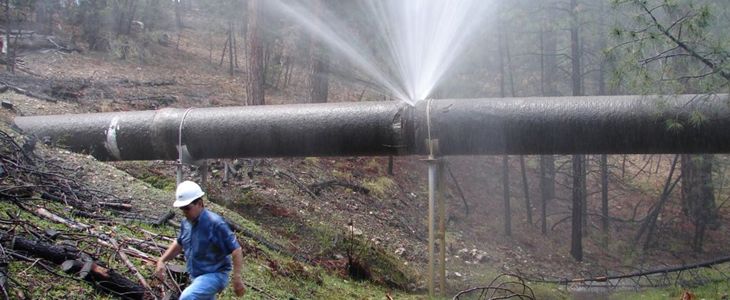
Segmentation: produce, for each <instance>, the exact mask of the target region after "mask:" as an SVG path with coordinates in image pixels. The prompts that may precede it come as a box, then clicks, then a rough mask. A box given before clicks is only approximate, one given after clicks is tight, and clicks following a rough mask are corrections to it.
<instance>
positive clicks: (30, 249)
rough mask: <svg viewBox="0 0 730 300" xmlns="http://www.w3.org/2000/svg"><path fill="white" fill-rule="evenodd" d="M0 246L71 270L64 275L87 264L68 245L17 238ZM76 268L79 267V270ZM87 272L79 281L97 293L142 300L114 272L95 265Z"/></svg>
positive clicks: (136, 288) (135, 288) (141, 293)
mask: <svg viewBox="0 0 730 300" xmlns="http://www.w3.org/2000/svg"><path fill="white" fill-rule="evenodd" d="M2 245H3V246H4V247H6V248H9V249H13V250H16V251H22V252H25V253H27V254H28V255H30V256H33V257H38V258H41V259H45V260H47V261H50V262H52V263H54V264H57V265H62V267H63V268H64V271H66V268H68V270H72V271H66V272H67V273H69V272H78V271H80V270H81V269H82V267H83V266H84V265H85V264H86V263H87V262H88V261H90V260H91V258H90V257H88V255H86V254H85V253H83V252H82V251H81V250H79V249H77V248H76V247H73V246H70V245H52V244H46V243H43V242H39V241H32V240H28V239H25V238H22V237H18V236H15V237H5V238H3V239H2ZM66 261H78V262H79V263H76V262H71V263H67V264H66V266H63V264H64V262H66ZM79 264H80V266H81V267H79ZM87 269H88V270H89V271H88V275H89V276H85V277H86V278H83V279H84V280H86V281H88V282H90V283H92V284H93V285H94V287H95V288H97V289H98V290H100V291H103V292H105V293H109V294H112V295H116V296H119V297H121V298H123V299H142V297H143V296H144V289H143V288H142V286H141V285H139V284H137V283H135V282H134V281H131V280H129V279H127V278H126V277H124V276H122V275H121V274H119V273H117V272H115V271H114V270H111V269H107V268H104V267H101V266H98V265H96V264H95V263H93V264H91V265H89V267H87Z"/></svg>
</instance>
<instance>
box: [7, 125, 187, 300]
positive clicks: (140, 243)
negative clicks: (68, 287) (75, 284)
mask: <svg viewBox="0 0 730 300" xmlns="http://www.w3.org/2000/svg"><path fill="white" fill-rule="evenodd" d="M21 144H22V145H21ZM21 144H19V143H18V142H16V141H15V139H14V138H13V137H11V136H10V135H9V134H7V133H6V132H4V131H1V130H0V201H1V202H3V203H2V205H4V206H6V207H12V206H15V207H17V210H15V211H14V212H13V210H12V209H10V210H6V211H5V213H3V214H2V215H0V246H1V247H0V250H2V251H0V292H2V293H3V294H4V295H8V296H9V295H14V296H15V297H17V298H25V296H24V295H26V294H30V290H31V289H32V287H30V286H26V285H25V284H24V283H23V281H22V280H15V279H14V277H16V276H19V275H18V274H12V273H9V268H7V266H8V263H10V262H12V261H27V262H30V263H31V266H35V267H37V268H41V269H43V270H45V271H47V272H49V273H50V274H53V275H54V276H60V277H63V278H66V279H73V280H77V281H85V282H88V283H89V284H91V286H92V287H93V288H94V289H96V290H97V291H99V292H103V293H106V294H110V295H114V296H117V297H119V298H122V299H158V298H164V297H165V296H169V295H170V294H172V293H178V292H179V291H180V286H179V283H178V282H172V281H170V282H160V281H159V280H157V279H154V280H152V276H150V274H151V272H152V271H153V270H154V263H155V261H157V259H158V257H159V255H161V253H163V251H164V250H165V247H166V246H167V245H168V244H169V243H170V240H171V239H172V237H164V236H161V235H159V234H153V233H149V232H145V231H144V230H143V229H142V228H140V227H139V223H140V222H139V221H142V222H143V223H149V224H152V225H153V226H163V225H165V224H167V223H168V222H169V220H170V219H171V218H172V217H173V216H174V213H173V212H168V213H167V214H165V215H163V216H161V217H155V218H152V217H146V216H138V217H137V218H135V219H136V220H137V221H136V222H131V223H130V222H125V220H128V219H129V218H128V217H130V216H133V215H135V214H139V212H136V211H135V209H134V207H133V206H132V205H131V204H130V203H129V202H128V201H125V199H120V198H117V197H115V196H113V195H109V194H107V193H102V192H99V191H95V190H94V189H91V188H88V187H86V186H85V185H83V184H80V183H77V182H75V181H74V180H73V179H72V178H70V177H67V176H65V175H64V174H66V172H68V170H65V169H63V167H61V166H57V165H55V164H53V163H50V162H47V161H44V160H43V159H41V158H40V157H38V156H36V155H35V154H34V152H33V148H34V147H35V142H33V141H32V140H26V141H25V142H21ZM76 216H80V217H83V218H85V219H87V220H86V221H78V220H75V219H74V217H76ZM39 224H44V225H39ZM105 224H106V225H108V224H115V225H116V227H126V228H127V230H129V231H130V232H137V233H144V238H131V237H124V236H122V235H118V234H116V232H115V230H113V229H112V228H113V227H110V226H103V225H105ZM112 258H115V259H112ZM105 262H106V263H105ZM141 266H142V267H144V268H141ZM28 268H30V267H28ZM173 269H174V268H173ZM178 271H182V270H178ZM64 273H66V274H68V275H64ZM145 274H146V275H145ZM177 277H178V278H185V277H186V276H177Z"/></svg>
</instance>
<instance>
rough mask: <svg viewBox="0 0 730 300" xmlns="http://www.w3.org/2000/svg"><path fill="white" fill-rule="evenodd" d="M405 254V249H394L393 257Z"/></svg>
mask: <svg viewBox="0 0 730 300" xmlns="http://www.w3.org/2000/svg"><path fill="white" fill-rule="evenodd" d="M404 253H406V248H404V247H400V248H398V249H395V255H398V256H403V254H404Z"/></svg>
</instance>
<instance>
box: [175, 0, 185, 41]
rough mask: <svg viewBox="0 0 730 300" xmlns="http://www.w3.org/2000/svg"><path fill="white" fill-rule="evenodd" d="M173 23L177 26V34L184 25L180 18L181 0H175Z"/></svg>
mask: <svg viewBox="0 0 730 300" xmlns="http://www.w3.org/2000/svg"><path fill="white" fill-rule="evenodd" d="M175 25H176V26H177V30H178V34H179V32H180V31H182V29H183V26H184V24H183V19H182V0H175Z"/></svg>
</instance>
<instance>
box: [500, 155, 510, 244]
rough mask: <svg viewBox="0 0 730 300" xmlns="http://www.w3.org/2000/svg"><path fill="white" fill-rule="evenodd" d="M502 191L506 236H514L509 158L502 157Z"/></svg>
mask: <svg viewBox="0 0 730 300" xmlns="http://www.w3.org/2000/svg"><path fill="white" fill-rule="evenodd" d="M502 189H503V191H504V234H505V235H506V236H511V235H512V208H511V207H510V191H509V156H507V155H503V156H502Z"/></svg>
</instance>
